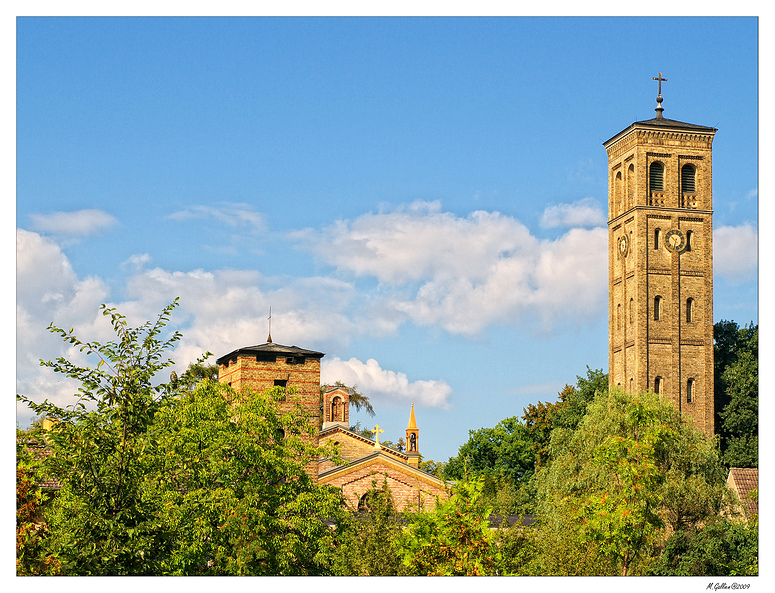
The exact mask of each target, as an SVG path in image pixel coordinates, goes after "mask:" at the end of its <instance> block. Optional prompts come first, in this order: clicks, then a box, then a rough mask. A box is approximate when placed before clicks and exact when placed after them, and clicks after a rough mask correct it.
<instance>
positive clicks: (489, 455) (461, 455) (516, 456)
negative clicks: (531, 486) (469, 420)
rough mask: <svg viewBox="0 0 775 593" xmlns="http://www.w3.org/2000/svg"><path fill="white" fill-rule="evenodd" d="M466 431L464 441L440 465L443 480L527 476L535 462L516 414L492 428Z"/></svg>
mask: <svg viewBox="0 0 775 593" xmlns="http://www.w3.org/2000/svg"><path fill="white" fill-rule="evenodd" d="M468 434H469V438H468V441H467V442H466V443H464V444H463V445H462V446H461V447H460V449H459V451H458V454H457V456H456V457H451V458H450V459H449V461H448V463H447V465H446V467H445V468H444V475H445V477H446V478H447V479H451V480H465V479H468V477H469V476H470V477H477V476H483V475H492V476H504V477H507V478H509V479H510V480H511V481H520V480H522V479H527V478H529V477H530V474H531V473H532V471H533V467H534V465H535V452H534V451H533V440H532V439H531V438H530V435H529V433H528V429H527V427H526V426H525V425H524V424H523V423H522V422H520V421H519V419H518V418H517V417H516V416H513V417H511V418H506V419H505V420H502V421H500V422H499V423H498V424H497V425H495V427H493V428H480V429H479V430H470V431H469V432H468Z"/></svg>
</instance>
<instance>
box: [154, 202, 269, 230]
mask: <svg viewBox="0 0 775 593" xmlns="http://www.w3.org/2000/svg"><path fill="white" fill-rule="evenodd" d="M168 218H172V219H173V220H192V219H206V220H211V219H214V220H217V221H218V222H221V223H223V224H225V225H227V226H229V227H232V228H238V227H247V228H249V229H251V230H254V231H263V230H265V224H264V218H263V216H261V214H260V213H258V212H256V211H255V210H254V209H253V206H251V205H250V204H242V203H232V202H219V203H218V204H217V207H213V206H189V207H188V208H186V209H185V210H180V211H178V212H173V213H172V214H170V215H169V216H168Z"/></svg>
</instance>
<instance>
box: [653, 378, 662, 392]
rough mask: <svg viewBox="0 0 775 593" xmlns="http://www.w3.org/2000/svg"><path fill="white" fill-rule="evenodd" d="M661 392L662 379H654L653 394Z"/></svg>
mask: <svg viewBox="0 0 775 593" xmlns="http://www.w3.org/2000/svg"><path fill="white" fill-rule="evenodd" d="M661 392H662V377H656V378H655V379H654V393H661Z"/></svg>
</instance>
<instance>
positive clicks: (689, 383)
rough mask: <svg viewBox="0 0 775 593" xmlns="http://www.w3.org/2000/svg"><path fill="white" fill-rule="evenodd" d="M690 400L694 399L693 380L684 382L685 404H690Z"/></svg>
mask: <svg viewBox="0 0 775 593" xmlns="http://www.w3.org/2000/svg"><path fill="white" fill-rule="evenodd" d="M692 399H694V379H689V380H687V381H686V403H687V404H690V403H692Z"/></svg>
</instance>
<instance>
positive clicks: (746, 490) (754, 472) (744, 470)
mask: <svg viewBox="0 0 775 593" xmlns="http://www.w3.org/2000/svg"><path fill="white" fill-rule="evenodd" d="M727 484H728V485H729V487H730V488H732V489H733V490H734V491H735V492H736V493H737V496H738V498H739V499H740V504H741V506H742V507H743V511H744V512H745V516H746V518H747V519H750V518H751V516H752V515H755V514H758V513H759V502H758V497H757V500H752V499H751V498H750V497H749V496H748V495H749V494H750V492H751V491H752V490H757V489H758V488H759V470H758V469H757V468H749V467H732V468H730V469H729V477H728V478H727Z"/></svg>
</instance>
